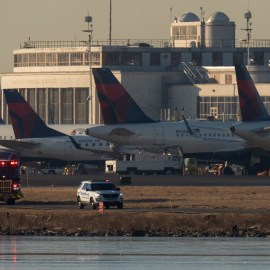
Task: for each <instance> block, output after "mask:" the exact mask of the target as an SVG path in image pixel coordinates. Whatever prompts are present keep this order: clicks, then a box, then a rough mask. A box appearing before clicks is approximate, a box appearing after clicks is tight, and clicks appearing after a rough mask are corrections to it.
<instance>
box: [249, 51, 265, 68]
mask: <svg viewBox="0 0 270 270" xmlns="http://www.w3.org/2000/svg"><path fill="white" fill-rule="evenodd" d="M252 57H253V64H254V65H257V66H263V65H264V54H263V52H253V53H252ZM251 64H252V63H251Z"/></svg>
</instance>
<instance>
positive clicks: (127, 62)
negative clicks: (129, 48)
mask: <svg viewBox="0 0 270 270" xmlns="http://www.w3.org/2000/svg"><path fill="white" fill-rule="evenodd" d="M121 56H122V61H121V65H122V66H140V65H141V64H142V58H141V54H140V53H122V54H121Z"/></svg>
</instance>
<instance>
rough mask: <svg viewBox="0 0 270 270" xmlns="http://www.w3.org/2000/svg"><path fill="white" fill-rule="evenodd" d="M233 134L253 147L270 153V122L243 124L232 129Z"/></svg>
mask: <svg viewBox="0 0 270 270" xmlns="http://www.w3.org/2000/svg"><path fill="white" fill-rule="evenodd" d="M232 129H233V133H234V134H235V135H236V136H238V137H240V138H242V139H244V140H246V141H247V143H248V144H249V145H250V146H252V147H258V148H262V149H264V150H266V151H270V121H259V122H243V123H239V124H236V125H234V126H233V127H232Z"/></svg>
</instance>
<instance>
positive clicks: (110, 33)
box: [109, 0, 112, 45]
mask: <svg viewBox="0 0 270 270" xmlns="http://www.w3.org/2000/svg"><path fill="white" fill-rule="evenodd" d="M109 44H110V45H112V0H110V31H109Z"/></svg>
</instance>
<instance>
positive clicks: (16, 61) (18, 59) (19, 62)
mask: <svg viewBox="0 0 270 270" xmlns="http://www.w3.org/2000/svg"><path fill="white" fill-rule="evenodd" d="M21 66H22V55H21V54H15V55H14V67H21Z"/></svg>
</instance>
